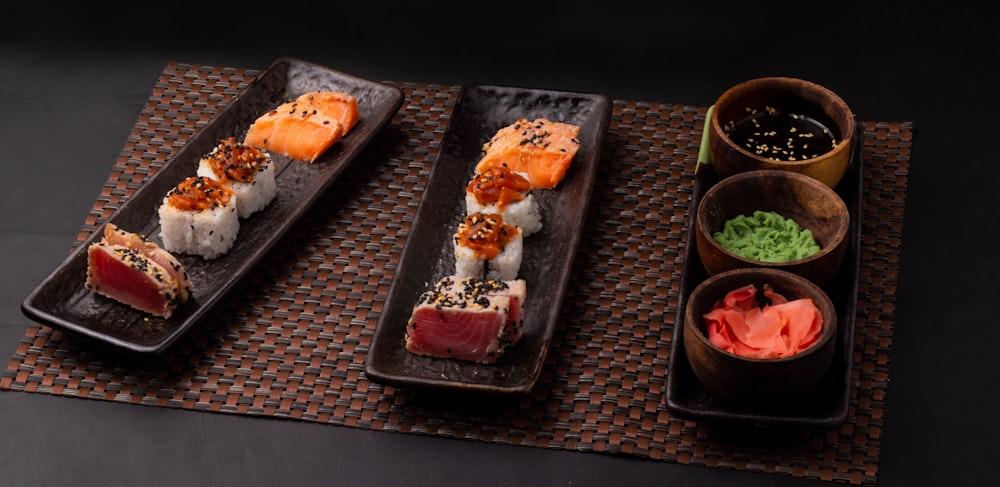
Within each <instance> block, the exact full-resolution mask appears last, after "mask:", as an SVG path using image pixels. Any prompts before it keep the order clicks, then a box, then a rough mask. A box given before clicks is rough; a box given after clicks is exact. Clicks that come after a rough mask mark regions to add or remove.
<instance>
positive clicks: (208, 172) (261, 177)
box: [198, 157, 278, 218]
mask: <svg viewBox="0 0 1000 487" xmlns="http://www.w3.org/2000/svg"><path fill="white" fill-rule="evenodd" d="M198 175H199V176H204V177H208V178H212V179H215V180H217V181H219V180H222V178H219V176H218V175H216V174H215V171H214V170H213V169H212V166H211V165H209V164H208V162H207V161H206V160H205V159H202V161H201V162H200V163H199V164H198ZM224 184H226V185H227V186H228V187H229V189H232V190H233V193H235V194H236V213H237V215H239V217H240V218H247V217H249V216H250V215H252V214H254V213H256V212H258V211H260V210H263V209H264V207H266V206H267V205H268V204H269V203H270V202H271V200H273V199H274V196H275V195H276V194H277V190H278V187H277V184H276V183H275V181H274V162H273V161H272V160H271V158H270V157H268V159H267V162H265V163H264V164H261V166H260V168H258V170H257V172H256V173H254V179H253V181H250V182H246V183H244V182H241V181H234V180H231V179H225V180H224Z"/></svg>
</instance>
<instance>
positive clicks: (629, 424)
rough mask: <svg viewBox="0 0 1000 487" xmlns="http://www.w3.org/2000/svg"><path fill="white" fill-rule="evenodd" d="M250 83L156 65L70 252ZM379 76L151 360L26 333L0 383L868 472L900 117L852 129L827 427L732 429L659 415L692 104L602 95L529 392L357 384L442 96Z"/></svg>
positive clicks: (693, 123)
mask: <svg viewBox="0 0 1000 487" xmlns="http://www.w3.org/2000/svg"><path fill="white" fill-rule="evenodd" d="M256 74H257V72H256V71H253V70H243V69H234V68H219V67H212V66H201V65H192V64H183V63H176V62H171V63H168V64H167V66H166V67H165V69H164V71H163V74H162V77H161V79H160V81H159V82H158V83H157V84H156V86H155V87H154V88H153V91H152V93H151V96H150V98H149V101H148V103H147V104H146V107H145V108H144V109H143V111H142V112H141V114H140V116H139V119H138V121H137V122H136V125H135V128H134V129H133V131H132V133H131V134H130V135H129V137H128V140H127V142H126V144H125V147H124V149H123V151H122V154H121V156H120V157H119V159H118V161H117V163H116V164H115V165H114V167H113V168H112V170H111V174H110V177H109V178H108V181H107V183H106V185H105V186H104V188H103V190H102V191H101V194H100V195H99V196H98V198H97V201H96V202H95V204H94V206H93V209H92V211H91V212H90V214H89V216H88V218H87V220H86V222H85V224H84V225H83V228H82V229H81V232H80V235H79V240H78V243H79V241H81V240H83V239H84V238H85V237H86V236H87V235H89V233H90V232H92V231H93V230H94V229H95V228H96V227H97V226H98V225H99V224H101V223H102V222H103V221H104V219H105V218H107V217H108V216H110V215H111V213H112V212H113V211H114V210H115V209H116V208H117V207H118V206H119V205H120V204H121V203H122V202H123V201H124V200H125V199H127V198H128V197H129V195H130V194H131V193H132V192H133V191H134V190H135V189H136V188H137V187H139V185H141V184H142V182H143V181H144V180H145V178H146V177H148V176H149V175H151V174H153V173H155V172H156V170H157V169H158V168H159V167H161V166H162V164H163V163H164V162H165V161H166V160H167V158H168V157H169V156H170V155H171V154H172V153H173V152H174V151H175V150H176V149H177V148H179V147H181V146H182V145H183V144H184V142H185V140H187V138H188V137H190V136H191V135H192V134H193V133H194V132H196V131H197V130H198V129H199V128H200V127H202V126H204V124H206V123H207V122H208V121H209V119H210V118H211V117H212V115H213V114H214V113H216V112H217V111H218V110H219V109H220V108H221V107H222V106H224V105H225V104H226V103H228V102H229V101H231V100H232V99H233V97H234V96H236V95H237V94H239V93H240V91H241V90H242V89H243V88H245V87H246V86H247V83H249V82H250V81H251V79H252V78H253V77H254V76H255V75H256ZM389 83H390V84H394V85H396V86H399V87H400V88H402V89H403V90H404V93H405V96H406V100H405V101H404V103H403V107H402V108H401V109H400V111H399V113H398V114H397V115H396V116H395V118H394V119H393V121H392V122H391V124H390V125H389V126H388V127H387V128H386V129H385V130H384V131H383V132H384V133H382V134H380V135H379V136H378V137H377V138H376V139H375V140H374V141H373V143H372V145H371V146H370V147H369V148H368V149H367V150H366V151H365V152H364V153H363V154H362V155H361V157H360V158H359V160H358V161H357V162H356V163H355V164H353V165H352V167H351V168H349V169H348V170H347V171H346V172H345V173H344V175H343V176H342V177H341V180H340V181H338V182H337V183H335V184H334V186H333V187H332V189H331V190H330V191H329V192H328V193H326V194H324V195H323V197H322V198H321V199H320V201H319V203H318V204H317V205H316V206H315V207H314V208H313V209H312V210H311V211H310V212H309V213H307V214H306V216H305V217H304V219H303V220H301V221H300V222H299V223H298V224H297V225H296V227H295V228H294V229H293V230H292V232H291V235H290V236H288V237H287V238H285V239H283V241H282V242H280V243H279V244H278V246H277V247H276V249H275V250H274V251H273V255H271V257H270V259H269V260H267V261H266V262H264V263H262V264H261V265H260V266H258V268H257V269H256V270H255V271H254V272H252V273H251V274H250V275H249V276H248V277H247V278H246V279H245V281H244V282H243V283H241V284H240V285H238V286H237V287H236V288H235V290H234V291H233V292H232V293H231V294H230V295H229V296H228V297H227V298H226V300H225V301H224V302H223V303H222V304H221V305H220V306H219V308H218V309H217V311H215V312H213V313H212V314H211V315H210V317H209V319H208V320H207V322H206V323H205V324H204V325H203V326H202V327H201V328H198V329H195V330H192V331H191V332H190V334H189V335H188V336H186V337H185V338H184V339H182V341H181V342H179V343H178V344H177V345H176V346H175V347H174V348H172V349H171V350H170V351H169V352H168V353H167V355H165V356H163V357H161V358H160V359H158V360H148V361H139V360H127V359H121V358H120V357H114V356H109V355H108V354H106V353H103V352H101V351H99V350H95V349H94V348H92V347H90V346H88V345H87V344H86V343H84V342H81V341H79V340H78V339H75V338H74V337H73V336H70V335H66V334H63V333H61V332H59V331H57V330H53V329H50V328H48V327H45V326H40V325H38V324H29V326H28V329H27V331H26V335H25V337H24V338H23V340H22V341H21V343H20V345H19V346H18V348H17V350H16V351H15V352H14V353H13V356H12V358H11V359H10V361H9V362H8V365H7V368H6V370H5V371H4V372H3V375H2V379H0V388H2V389H8V390H15V391H29V392H36V393H42V394H51V395H57V396H71V397H79V398H89V399H99V400H106V401H115V402H123V403H135V404H145V405H154V406H166V407H173V408H180V409H190V410H198V411H212V412H219V413H230V414H243V415H251V416H268V417H283V418H294V419H298V420H303V421H312V422H318V423H327V424H332V425H341V426H350V427H357V428H365V429H371V430H379V431H394V432H402V433H413V434H425V435H436V436H445V437H453V438H464V439H468V440H474V441H484V442H494V443H506V444H512V445H524V446H533V447H538V448H552V449H565V450H576V451H588V452H603V453H608V454H622V455H632V456H636V457H641V458H650V459H656V460H661V461H667V462H677V463H683V464H694V465H703V466H707V467H718V468H730V469H736V470H747V471H757V472H771V473H776V474H779V475H782V474H783V475H789V476H794V477H804V478H812V479H824V480H829V481H832V482H838V483H849V484H855V485H873V484H875V480H876V475H877V473H878V460H879V449H880V434H881V426H882V414H883V404H884V400H885V391H886V386H887V383H888V365H889V360H888V358H889V350H890V345H891V343H892V326H893V318H894V315H893V310H894V306H893V303H894V300H895V292H896V284H897V276H898V271H899V264H900V263H899V250H898V249H899V244H900V235H901V230H902V222H903V206H904V198H905V190H906V183H907V167H908V164H909V160H910V148H911V145H912V135H913V128H912V124H910V123H909V122H903V123H886V122H865V124H864V128H865V134H864V145H865V147H864V156H865V160H866V165H865V168H866V169H865V170H866V172H867V174H866V176H867V177H866V178H865V184H866V185H867V186H866V187H865V195H866V196H865V201H864V211H865V215H864V228H863V236H862V244H863V248H862V271H861V277H860V279H861V282H860V289H861V290H860V296H859V303H858V315H857V323H856V332H855V341H854V349H853V358H854V363H853V379H854V380H853V386H852V390H851V395H850V397H851V402H850V412H849V418H848V420H847V422H846V423H845V424H843V425H842V426H841V427H839V428H836V429H834V430H830V431H822V430H815V431H814V430H801V431H792V432H786V433H784V434H781V435H773V436H762V435H742V434H738V432H737V433H734V432H733V431H732V430H730V429H724V428H719V427H713V426H710V425H707V424H699V423H697V422H693V421H687V420H684V419H681V418H676V417H671V415H670V414H669V412H667V410H666V409H665V407H664V398H663V396H664V393H665V383H666V372H667V370H666V364H667V355H668V353H669V350H670V341H671V337H672V333H673V323H674V320H675V317H676V313H677V302H678V293H679V290H680V284H679V283H680V272H681V267H682V265H681V264H682V260H683V256H684V252H683V249H684V246H685V245H686V244H687V242H685V239H686V233H687V223H688V220H689V213H690V211H691V208H690V202H691V198H692V194H691V189H690V188H691V182H692V179H693V169H694V165H695V161H696V159H697V152H698V142H699V140H700V134H701V128H702V124H703V123H704V116H705V112H706V108H705V107H693V106H685V105H679V104H665V103H647V102H636V101H622V100H616V101H614V106H613V114H612V120H611V126H610V130H609V132H608V138H607V143H606V146H605V151H604V155H603V160H602V166H601V168H600V174H599V177H598V187H597V188H596V190H595V193H594V194H595V197H594V201H592V202H591V206H590V215H589V219H588V221H589V223H588V225H587V227H586V228H585V229H584V232H586V235H587V236H589V237H587V238H584V239H583V242H585V243H584V244H583V245H584V247H583V248H581V249H580V250H579V252H578V257H577V260H576V262H575V263H574V266H575V269H574V272H575V280H574V282H575V283H576V284H571V285H570V288H569V292H568V295H567V296H566V300H565V303H564V306H563V309H562V320H561V324H560V325H559V327H558V329H557V331H556V335H555V337H554V339H553V341H552V343H551V349H550V353H549V354H548V358H547V361H546V363H545V367H544V370H543V372H542V375H541V378H540V380H539V383H538V385H537V387H536V388H535V389H534V392H533V393H532V394H530V395H528V396H524V397H516V398H511V399H509V400H507V401H490V402H477V401H475V400H465V401H452V400H449V401H441V400H440V399H436V398H433V397H426V396H422V395H421V394H419V393H416V392H411V391H406V390H397V389H394V388H392V387H385V386H382V385H381V384H378V383H373V382H370V381H369V380H368V379H367V378H366V377H365V375H364V373H363V370H364V361H365V353H366V351H367V348H368V346H369V343H370V340H371V336H372V333H373V331H374V329H375V325H376V323H377V321H378V314H379V312H380V310H381V306H382V303H383V302H384V301H385V298H386V294H387V292H388V289H389V285H390V283H391V281H392V278H393V273H394V269H395V266H396V264H397V262H398V256H399V254H400V251H401V250H402V248H403V246H404V245H405V242H406V235H407V234H408V232H409V229H410V226H411V225H412V223H413V217H414V215H415V213H416V209H417V205H418V203H419V201H420V197H421V194H422V191H423V188H424V185H425V183H426V179H427V175H428V174H429V171H430V168H431V164H432V163H433V161H434V160H435V157H436V152H437V149H438V147H439V145H440V143H441V140H442V138H443V135H444V133H445V131H446V129H447V127H448V121H449V115H450V112H451V108H452V107H453V106H454V103H455V102H456V99H457V95H458V93H459V87H457V86H439V85H428V84H419V83H409V82H389Z"/></svg>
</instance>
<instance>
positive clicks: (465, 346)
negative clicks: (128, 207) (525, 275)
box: [406, 276, 525, 364]
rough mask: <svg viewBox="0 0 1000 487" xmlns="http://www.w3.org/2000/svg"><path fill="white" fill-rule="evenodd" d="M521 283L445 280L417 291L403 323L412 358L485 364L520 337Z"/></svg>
mask: <svg viewBox="0 0 1000 487" xmlns="http://www.w3.org/2000/svg"><path fill="white" fill-rule="evenodd" d="M524 299H525V285H524V281H523V280H513V281H495V280H483V279H475V278H456V277H454V276H451V277H446V278H444V279H442V280H440V281H438V282H437V283H436V284H435V285H434V288H433V289H431V290H430V291H427V292H425V293H423V294H422V295H421V297H420V300H419V301H418V303H417V305H416V306H415V307H414V309H413V313H412V315H411V317H410V320H409V322H408V323H407V325H406V349H407V350H408V351H410V352H411V353H414V354H417V355H427V356H432V357H439V358H454V359H459V360H466V361H471V362H477V363H483V364H491V363H495V362H496V361H497V359H499V358H500V356H501V355H502V354H503V353H504V351H505V350H506V349H507V347H510V346H513V345H514V344H515V343H517V341H518V340H519V339H520V338H521V336H522V335H523V326H524V324H523V315H524Z"/></svg>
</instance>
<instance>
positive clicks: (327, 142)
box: [243, 91, 361, 162]
mask: <svg viewBox="0 0 1000 487" xmlns="http://www.w3.org/2000/svg"><path fill="white" fill-rule="evenodd" d="M360 118H361V114H360V111H359V110H358V100H357V98H355V97H354V96H353V95H351V94H349V93H343V92H338V91H313V92H309V93H304V94H302V95H300V96H299V97H297V98H296V99H294V100H292V101H288V102H285V103H282V104H281V105H280V106H278V107H277V108H275V109H273V110H271V111H269V112H267V113H265V114H263V115H261V116H260V117H258V118H257V119H256V120H255V121H254V122H253V124H251V125H250V128H249V129H247V133H246V136H245V137H244V139H243V142H244V143H245V144H247V145H250V146H252V147H256V148H258V149H261V150H266V151H270V152H275V153H278V154H281V155H285V156H288V157H291V158H292V159H296V160H300V161H306V162H315V161H316V159H318V158H319V156H321V155H322V154H323V153H324V152H326V151H327V149H329V148H330V146H332V145H333V144H335V143H337V141H339V140H340V139H341V138H342V137H344V135H346V134H347V133H348V132H349V131H350V130H351V128H353V127H354V125H355V124H357V123H358V120H359V119H360Z"/></svg>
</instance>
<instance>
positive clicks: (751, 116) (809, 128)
mask: <svg viewBox="0 0 1000 487" xmlns="http://www.w3.org/2000/svg"><path fill="white" fill-rule="evenodd" d="M830 126H832V124H829V125H828V124H826V123H823V122H822V121H820V120H819V119H817V118H815V117H812V116H809V115H806V114H803V113H793V112H791V111H789V112H782V111H781V110H778V109H775V108H772V107H766V108H765V109H764V110H754V111H751V113H748V114H747V116H746V117H743V118H741V119H738V120H736V121H731V122H729V123H728V124H727V125H726V126H725V127H724V131H725V133H726V135H727V136H728V137H729V138H730V140H732V141H733V142H734V143H735V144H737V145H739V146H740V147H742V148H744V149H746V150H748V151H750V152H752V153H754V154H757V155H759V156H762V157H767V158H770V159H774V160H778V161H802V160H805V159H811V158H814V157H817V156H820V155H822V154H824V153H826V152H829V151H830V150H832V149H833V148H834V147H836V146H837V141H838V138H839V137H838V135H837V134H836V133H835V132H834V131H833V130H832V129H831V128H830Z"/></svg>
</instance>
